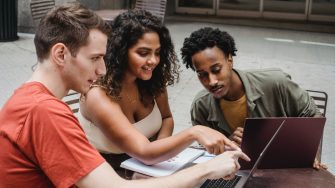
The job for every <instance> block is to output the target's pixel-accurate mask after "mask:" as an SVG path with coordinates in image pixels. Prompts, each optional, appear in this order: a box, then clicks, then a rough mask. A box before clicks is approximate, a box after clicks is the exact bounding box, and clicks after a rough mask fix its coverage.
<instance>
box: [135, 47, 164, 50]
mask: <svg viewBox="0 0 335 188" xmlns="http://www.w3.org/2000/svg"><path fill="white" fill-rule="evenodd" d="M160 49H161V47H159V48H157V49H156V50H160ZM137 50H152V49H151V48H148V47H139V48H137ZM156 50H155V51H156Z"/></svg>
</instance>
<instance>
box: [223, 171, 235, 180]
mask: <svg viewBox="0 0 335 188" xmlns="http://www.w3.org/2000/svg"><path fill="white" fill-rule="evenodd" d="M234 177H235V173H232V174H229V175H227V176H225V177H223V179H224V180H231V179H233V178H234Z"/></svg>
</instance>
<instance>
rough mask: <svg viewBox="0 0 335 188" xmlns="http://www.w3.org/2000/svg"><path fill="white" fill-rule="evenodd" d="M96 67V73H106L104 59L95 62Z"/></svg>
mask: <svg viewBox="0 0 335 188" xmlns="http://www.w3.org/2000/svg"><path fill="white" fill-rule="evenodd" d="M97 65H98V66H97V68H96V72H95V73H96V74H97V75H98V76H99V77H100V76H104V75H105V74H106V65H105V60H104V59H102V60H101V61H100V62H99V63H97Z"/></svg>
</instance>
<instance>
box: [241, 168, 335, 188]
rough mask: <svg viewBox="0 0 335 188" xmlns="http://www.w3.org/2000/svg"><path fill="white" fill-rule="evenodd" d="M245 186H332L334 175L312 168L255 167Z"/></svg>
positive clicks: (325, 187) (334, 184) (334, 180)
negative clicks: (255, 169)
mask: <svg viewBox="0 0 335 188" xmlns="http://www.w3.org/2000/svg"><path fill="white" fill-rule="evenodd" d="M245 187H247V188H248V187H257V188H261V187H271V188H279V187H290V188H292V187H299V188H301V187H303V188H309V187H310V188H317V187H320V188H327V187H329V188H334V187H335V176H334V175H333V174H331V173H330V172H328V171H327V170H315V169H312V168H296V169H257V171H256V172H255V174H254V175H253V177H251V178H250V179H249V180H248V182H247V184H246V185H245Z"/></svg>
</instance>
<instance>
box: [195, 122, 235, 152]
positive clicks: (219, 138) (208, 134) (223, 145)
mask: <svg viewBox="0 0 335 188" xmlns="http://www.w3.org/2000/svg"><path fill="white" fill-rule="evenodd" d="M193 135H194V136H195V138H196V140H197V141H198V143H199V144H201V145H202V146H204V147H205V148H206V150H207V151H208V153H211V154H215V155H218V154H220V153H223V152H224V151H225V150H240V148H239V147H238V146H236V145H235V144H234V143H233V142H232V141H231V140H229V139H228V138H227V137H226V136H225V135H223V134H222V133H220V132H218V131H216V130H214V129H211V128H208V127H205V126H201V125H197V126H194V127H193Z"/></svg>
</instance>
